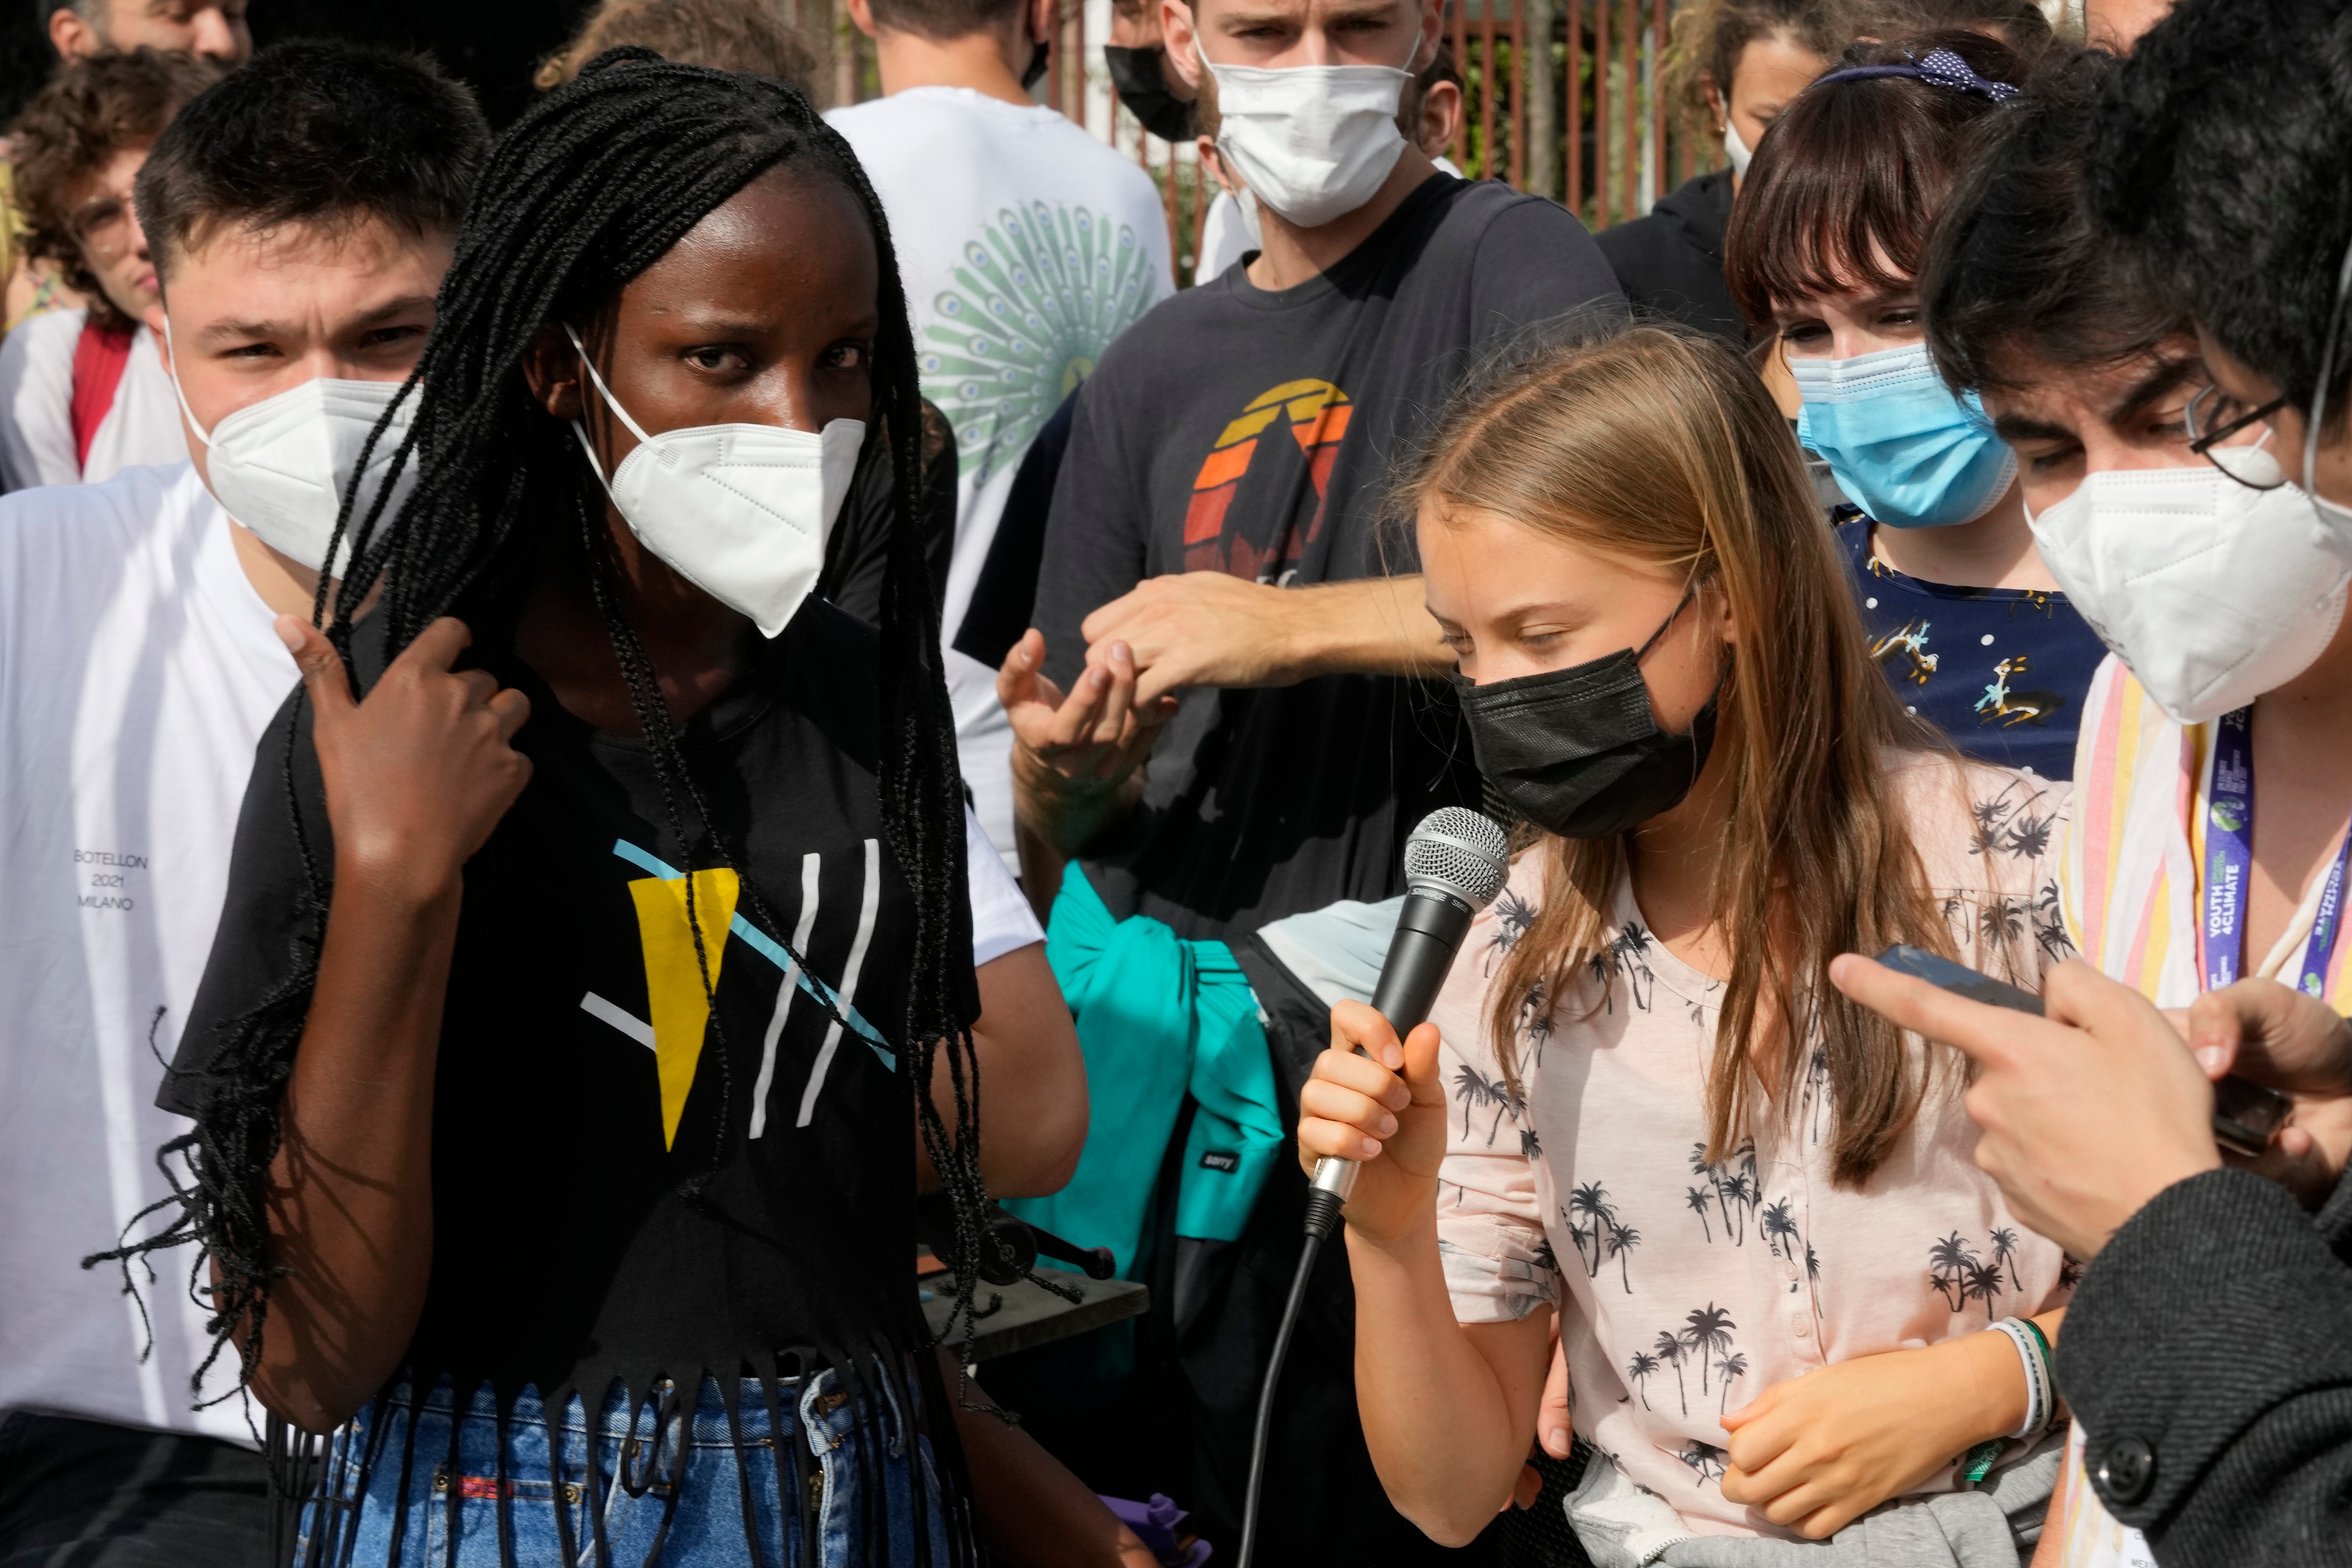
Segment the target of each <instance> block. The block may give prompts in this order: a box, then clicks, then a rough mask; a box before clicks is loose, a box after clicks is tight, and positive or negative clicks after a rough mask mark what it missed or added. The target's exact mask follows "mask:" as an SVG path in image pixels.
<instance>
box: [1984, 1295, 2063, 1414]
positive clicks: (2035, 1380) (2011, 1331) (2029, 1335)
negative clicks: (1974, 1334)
mask: <svg viewBox="0 0 2352 1568" xmlns="http://www.w3.org/2000/svg"><path fill="white" fill-rule="evenodd" d="M1992 1326H1993V1328H1994V1330H1995V1331H1996V1332H1998V1333H2002V1334H2005V1335H2007V1336H2008V1338H2009V1343H2011V1345H2012V1346H2014V1347H2015V1349H2016V1351H2017V1359H2018V1362H2019V1364H2021V1366H2022V1367H2023V1368H2024V1369H2025V1422H2024V1424H2023V1425H2022V1426H2021V1427H2018V1429H2017V1430H2016V1431H2014V1432H2011V1434H2009V1435H2010V1436H2011V1437H2028V1438H2031V1437H2040V1436H2042V1433H2044V1432H2046V1431H2048V1430H2049V1429H2050V1422H2051V1418H2052V1417H2053V1416H2056V1415H2057V1413H2058V1397H2057V1392H2056V1390H2055V1389H2054V1388H2053V1386H2052V1383H2051V1375H2050V1364H2049V1363H2048V1362H2046V1361H2044V1360H2043V1359H2042V1342H2041V1341H2040V1340H2039V1339H2038V1338H2036V1337H2035V1335H2034V1333H2033V1331H2032V1329H2030V1328H2028V1327H2026V1325H2025V1324H2023V1323H2022V1322H2019V1321H2018V1320H2017V1319H2015V1318H2003V1319H2001V1320H2000V1322H1997V1323H1995V1324H1993V1325H1992Z"/></svg>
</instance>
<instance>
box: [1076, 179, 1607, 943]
mask: <svg viewBox="0 0 2352 1568" xmlns="http://www.w3.org/2000/svg"><path fill="white" fill-rule="evenodd" d="M1596 306H1598V307H1601V310H1600V311H1599V312H1596V311H1595V310H1594V309H1593V308H1594V307H1596ZM1620 312H1622V297H1621V296H1620V295H1619V294H1618V292H1617V280H1616V277H1615V275H1614V274H1612V272H1611V271H1610V267H1609V263H1608V262H1607V260H1606V259H1604V258H1603V257H1602V256H1601V252H1600V250H1599V248H1598V247H1597V246H1594V244H1593V243H1592V239H1591V235H1588V234H1586V233H1585V231H1584V225H1581V224H1580V223H1579V222H1578V221H1577V220H1576V219H1575V218H1574V217H1573V216H1572V215H1570V214H1569V213H1568V211H1567V210H1566V209H1564V208H1562V207H1560V206H1559V205H1557V204H1554V203H1551V202H1548V201H1545V200H1543V199H1542V198H1540V197H1536V196H1528V195H1523V194H1520V193H1517V192H1515V191H1512V190H1510V189H1508V188H1507V187H1506V186H1503V185H1499V184H1494V183H1471V182H1468V181H1464V180H1456V179H1454V178H1451V177H1450V176H1447V175H1444V174H1437V175H1433V177H1431V178H1430V179H1429V180H1427V181H1426V182H1424V183H1423V184H1422V185H1421V186H1420V187H1418V188H1417V189H1416V190H1414V192H1413V193H1412V194H1411V195H1410V196H1408V197H1406V199H1405V201H1404V203H1403V204H1402V206H1400V207H1399V208H1398V209H1397V210H1396V212H1394V213H1393V214H1390V216H1389V218H1388V220H1387V221H1386V222H1385V223H1383V224H1382V225H1381V226H1380V227H1379V228H1378V229H1376V230H1375V231H1373V233H1372V234H1371V235H1370V237H1369V238H1367V239H1366V240H1365V241H1364V242H1363V243H1362V244H1361V245H1360V246H1357V247H1356V249H1355V250H1354V251H1352V252H1351V253H1349V256H1347V257H1346V258H1345V259H1344V260H1342V261H1340V262H1339V264H1338V265H1337V266H1335V267H1332V268H1330V269H1329V270H1328V272H1326V273H1324V274H1323V275H1322V276H1321V277H1316V278H1314V279H1311V280H1310V281H1308V282H1306V283H1302V284H1300V285H1298V286H1297V287H1293V288H1286V289H1282V290H1279V291H1269V290H1266V289H1262V288H1259V287H1256V286H1255V285H1254V284H1252V283H1251V282H1250V281H1249V277H1248V275H1247V269H1246V268H1244V267H1234V268H1232V269H1230V270H1228V271H1227V272H1225V273H1224V274H1223V275H1222V276H1221V277H1218V278H1216V279H1215V280H1214V281H1213V282H1210V283H1204V284H1202V285H1200V286H1199V287H1194V288H1189V289H1186V290H1185V291H1183V292H1182V293H1181V294H1178V295H1176V296H1175V297H1174V298H1171V299H1168V300H1165V301H1163V302H1162V303H1160V305H1158V306H1155V307H1154V308H1152V310H1151V311H1150V314H1148V315H1146V316H1145V317H1144V318H1143V319H1141V320H1140V321H1138V322H1137V323H1136V324H1135V325H1134V326H1132V327H1130V328H1129V329H1127V331H1126V332H1125V333H1123V334H1121V335H1120V337H1119V338H1118V340H1115V341H1114V342H1113V343H1112V344H1111V346H1110V347H1109V349H1108V350H1106V351H1105V353H1104V354H1103V357H1102V361H1101V363H1100V364H1099V365H1098V366H1097V369H1096V371H1095V373H1094V374H1093V375H1092V376H1091V377H1089V378H1088V379H1087V382H1086V385H1085V387H1084V389H1083V390H1082V391H1081V392H1080V394H1079V398H1078V408H1077V416H1076V423H1075V424H1074V426H1073V428H1072V430H1071V433H1070V444H1069V451H1068V455H1066V458H1065V459H1064V461H1063V465H1062V472H1061V477H1060V480H1059V482H1058V484H1057V486H1056V487H1055V492H1054V510H1053V517H1052V521H1051V522H1050V523H1049V524H1048V526H1047V530H1046V539H1045V571H1044V575H1043V577H1042V578H1041V579H1040V580H1039V582H1038V586H1037V603H1036V611H1035V620H1034V623H1035V624H1036V625H1037V626H1038V627H1040V628H1041V629H1042V630H1043V631H1044V632H1045V667H1046V673H1047V674H1049V675H1051V676H1052V677H1053V678H1054V679H1055V681H1056V682H1059V683H1061V684H1062V685H1063V686H1064V688H1065V689H1067V687H1068V684H1069V682H1070V681H1071V679H1072V678H1073V677H1074V676H1075V675H1076V674H1077V672H1078V670H1079V669H1080V667H1081V666H1082V664H1083V663H1084V660H1085V657H1086V651H1087V643H1086V638H1085V636H1084V635H1083V634H1082V633H1081V632H1080V631H1079V627H1080V624H1081V623H1082V622H1084V621H1085V619H1086V617H1087V615H1088V614H1089V613H1090V612H1093V611H1094V610H1095V609H1097V607H1098V606H1100V605H1103V604H1105V603H1108V601H1111V600H1113V599H1116V598H1118V596H1119V595H1121V594H1123V593H1126V592H1127V591H1129V590H1130V589H1132V588H1134V587H1135V586H1136V585H1137V584H1138V583H1139V582H1141V581H1142V580H1144V579H1146V578H1150V577H1157V576H1160V575H1161V574H1163V573H1169V572H1181V571H1226V572H1231V573H1233V574H1234V576H1236V577H1243V578H1249V579H1253V580H1257V581H1261V582H1278V583H1282V584H1284V585H1286V586H1289V585H1304V584H1309V583H1322V582H1339V581H1345V580H1350V579H1358V578H1366V577H1372V576H1376V575H1379V574H1381V573H1382V572H1384V571H1386V570H1391V569H1392V570H1401V571H1412V570H1415V567H1414V563H1413V559H1412V538H1411V536H1410V532H1409V530H1400V531H1398V532H1397V533H1396V534H1395V535H1394V536H1393V537H1391V538H1389V539H1388V540H1387V545H1388V549H1387V552H1386V554H1387V559H1386V560H1384V559H1383V549H1382V538H1381V530H1380V529H1379V528H1377V526H1376V525H1377V523H1378V520H1379V518H1378V512H1379V508H1380V507H1381V501H1382V498H1383V497H1384V495H1385V492H1386V490H1387V483H1386V481H1387V479H1388V477H1389V475H1390V472H1391V467H1392V465H1394V464H1395V463H1396V462H1397V460H1398V459H1399V458H1400V457H1401V456H1402V455H1403V454H1404V453H1405V452H1406V451H1407V450H1408V449H1409V448H1410V447H1411V446H1412V444H1413V443H1414V442H1415V441H1416V440H1418V439H1419V438H1420V437H1421V436H1422V435H1423V434H1424V433H1425V432H1426V431H1427V430H1428V429H1429V427H1430V425H1431V424H1432V423H1433V421H1434V420H1435V419H1436V417H1437V415H1438V413H1440V412H1441V411H1442V410H1443V408H1444V403H1445V401H1446V398H1447V397H1448V395H1449V394H1451V393H1452V392H1453V391H1454V389H1455V387H1456V385H1457V384H1458V383H1459V382H1460V381H1461V380H1462V378H1463V376H1464V374H1465V371H1469V370H1471V369H1473V368H1475V367H1476V366H1478V365H1480V364H1481V363H1483V362H1485V361H1487V360H1489V359H1491V358H1493V357H1494V356H1496V354H1497V353H1498V352H1500V351H1503V350H1505V349H1506V348H1507V345H1510V344H1512V343H1513V342H1514V341H1515V340H1528V341H1533V340H1538V338H1540V337H1543V336H1548V335H1552V334H1558V333H1562V332H1565V331H1568V330H1571V329H1573V328H1574V327H1575V326H1576V325H1577V324H1579V322H1578V318H1579V317H1581V318H1582V320H1583V322H1585V323H1590V322H1591V320H1592V319H1594V318H1595V317H1596V315H1600V316H1601V317H1603V319H1612V320H1613V319H1616V318H1617V316H1618V315H1619V313H1620ZM1477 799H1478V788H1477V779H1476V774H1475V770H1474V768H1472V765H1471V762H1470V751H1469V746H1468V744H1467V741H1466V740H1465V738H1464V737H1462V735H1461V734H1460V718H1459V712H1458V709H1457V708H1456V707H1455V706H1454V701H1453V698H1452V695H1451V693H1450V692H1449V691H1448V690H1447V689H1446V687H1445V685H1444V683H1443V682H1436V681H1409V680H1401V679H1395V678H1391V677H1386V676H1372V675H1323V676H1318V677H1317V678H1315V679H1313V680H1308V681H1303V682H1301V683H1299V684H1298V685H1294V686H1287V687H1282V688H1278V689H1273V690H1231V689H1221V690H1202V691H1192V692H1188V693H1186V694H1184V695H1183V706H1182V710H1181V712H1180V714H1179V715H1178V716H1177V717H1176V718H1175V719H1174V720H1172V721H1171V723H1170V725H1169V727H1168V729H1167V730H1166V732H1165V733H1164V734H1163V735H1162V737H1161V738H1160V743H1159V745H1158V747H1157V748H1156V749H1155V750H1154V751H1153V753H1152V757H1151V763H1150V778H1149V787H1148V789H1146V792H1145V797H1144V802H1143V807H1142V810H1140V811H1139V812H1138V813H1137V814H1136V815H1135V816H1133V817H1131V818H1130V819H1129V821H1127V822H1126V823H1125V824H1123V825H1122V828H1121V830H1120V831H1118V834H1117V836H1116V837H1115V839H1114V840H1113V841H1110V842H1108V843H1105V844H1102V845H1099V846H1097V852H1096V853H1095V854H1094V855H1092V856H1090V857H1089V860H1088V862H1087V869H1088V871H1089V873H1092V874H1093V876H1094V879H1095V882H1096V884H1097V888H1098V889H1099V890H1100V891H1101V892H1102V894H1103V897H1104V901H1105V903H1106V904H1108V905H1109V907H1110V908H1111V910H1112V912H1113V913H1114V914H1116V915H1130V914H1136V913H1141V914H1145V915H1152V916H1155V917H1156V918H1158V919H1160V920H1164V921H1166V922H1167V923H1168V924H1169V925H1172V926H1174V927H1175V928H1176V930H1177V931H1178V932H1179V933H1180V934H1181V935H1182V936H1192V937H1203V936H1210V937H1215V936H1227V935H1230V934H1239V933H1243V932H1247V931H1250V930H1254V929H1255V928H1256V927H1257V926H1259V925H1263V924H1265V922H1266V921H1268V920H1274V919H1278V918H1280V917H1281V916H1283V915H1291V914H1296V913H1297V912H1298V911H1301V910H1306V909H1316V908H1320V907H1322V906H1323V905H1325V904H1330V903H1332V902H1334V901H1335V900H1338V899H1342V898H1355V899H1366V900H1371V899H1380V898H1385V897H1387V896H1389V895H1390V894H1392V893H1396V892H1399V891H1401V890H1402V885H1403V883H1402V876H1401V867H1400V864H1399V856H1400V855H1401V853H1402V849H1403V842H1404V835H1405V834H1406V833H1407V832H1409V831H1411V830H1412V826H1413V825H1414V824H1415V823H1416V822H1418V821H1420V820H1421V818H1422V816H1423V814H1424V813H1426V812H1428V811H1429V810H1433V809H1434V808H1436V807H1438V806H1445V805H1472V804H1475V803H1476V801H1477Z"/></svg>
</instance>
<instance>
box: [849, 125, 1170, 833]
mask: <svg viewBox="0 0 2352 1568" xmlns="http://www.w3.org/2000/svg"><path fill="white" fill-rule="evenodd" d="M825 119H826V120H827V121H828V122H830V123H831V124H832V126H833V128H834V129H835V130H836V131H840V132H841V134H842V135H843V136H844V137H845V139H847V141H848V142H849V145H850V147H851V149H852V150H853V151H855V152H856V154H857V161H858V162H860V163H861V164H863V165H864V166H865V169H866V178H867V179H868V180H869V181H871V182H872V183H873V185H874V192H875V194H876V195H877V196H879V197H880V198H881V201H882V210H883V212H884V214H886V215H887V217H888V218H889V220H890V239H891V243H892V244H893V245H894V246H897V247H898V273H899V277H900V278H901V280H902V281H903V282H904V284H905V287H906V290H907V307H908V311H909V312H910V314H911V315H912V317H913V319H914V329H915V357H916V360H917V362H918V364H919V367H920V369H921V372H922V380H923V395H924V396H925V397H927V398H929V399H930V400H931V402H934V403H936V404H937V405H938V406H939V408H940V412H941V413H944V414H946V415H947V417H948V423H950V424H951V425H953V426H954V427H955V436H956V461H957V464H958V466H959V469H960V472H959V474H958V476H957V480H956V536H955V550H954V554H953V556H952V557H951V559H950V561H949V565H948V581H947V597H946V603H945V608H944V611H943V612H942V613H941V615H940V632H941V640H942V641H943V642H945V643H953V642H954V641H955V634H956V630H957V628H958V627H959V626H961V624H962V622H963V615H964V611H965V609H966V607H967V606H969V605H970V604H971V595H972V590H973V588H974V586H975V585H977V583H978V582H979V580H980V570H981V567H982V565H983V564H984V563H985V562H986V561H987V559H988V547H989V544H990V543H991V541H992V540H993V539H994V538H996V524H997V519H998V518H999V517H1001V516H1002V515H1003V510H1004V497H1005V494H1006V492H1007V491H1009V490H1010V489H1011V488H1012V486H1013V473H1014V471H1015V470H1017V469H1018V468H1019V467H1020V466H1021V459H1022V457H1023V455H1024V454H1026V453H1027V452H1028V450H1029V443H1030V442H1031V440H1033V439H1034V437H1035V435H1036V434H1037V430H1038V427H1039V426H1040V425H1042V424H1044V423H1045V420H1046V418H1047V416H1048V415H1050V414H1052V413H1053V412H1054V411H1055V409H1056V408H1059V407H1060V406H1061V403H1062V400H1063V399H1064V398H1065V397H1067V396H1068V395H1069V392H1070V389H1071V388H1073V387H1075V386H1076V385H1077V384H1078V382H1080V381H1081V380H1083V379H1084V378H1085V377H1086V376H1087V374H1088V373H1089V372H1091V371H1093V370H1094V367H1095V361H1097V360H1099V359H1100V358H1101V357H1102V351H1103V349H1104V348H1105V346H1106V345H1108V343H1109V342H1110V340H1112V339H1113V338H1115V337H1117V336H1118V334H1119V333H1120V332H1121V331H1123V330H1125V329H1126V328H1127V327H1128V326H1129V324H1130V323H1132V322H1133V321H1134V320H1135V319H1137V318H1138V317H1139V316H1141V315H1142V314H1143V313H1144V312H1145V311H1146V310H1148V309H1150V308H1151V307H1152V306H1153V305H1154V304H1156V303H1158V302H1159V301H1160V299H1162V298H1165V297H1166V296H1167V295H1168V294H1169V292H1170V291H1171V287H1173V285H1172V279H1171V271H1170V267H1169V258H1168V218H1167V214H1166V212H1165V211H1164V209H1163V208H1162V207H1161V205H1160V191H1159V187H1157V186H1156V185H1154V184H1153V183H1151V177H1150V175H1148V174H1146V173H1145V172H1143V171H1142V170H1141V169H1140V168H1139V167H1137V166H1136V165H1135V163H1134V162H1131V161H1129V159H1126V158H1123V157H1121V156H1120V155H1119V154H1118V152H1114V151H1113V150H1112V149H1110V148H1108V147H1106V146H1104V145H1103V144H1102V143H1101V142H1099V141H1096V140H1095V139H1094V138H1093V137H1092V136H1090V135H1088V134H1087V132H1086V131H1085V130H1084V129H1083V128H1082V127H1080V126H1078V125H1077V124H1076V123H1074V122H1073V121H1072V120H1069V119H1068V118H1067V117H1066V116H1064V115H1063V114H1061V113H1060V112H1059V111H1057V110H1051V109H1047V108H1045V107H1044V106H1043V105H1036V104H1033V105H1028V106H1023V105H1020V104H1013V103H1006V102H1003V100H1002V99H992V98H987V97H984V96H982V94H980V93H977V92H973V91H972V90H971V89H969V88H949V87H922V88H910V89H908V90H906V91H904V92H898V93H893V94H892V95H891V96H890V97H888V98H884V99H875V100H874V101H872V102H870V103H860V104H854V105H851V106H849V107H847V108H844V109H836V110H832V111H831V112H830V113H828V114H827V115H826V116H825ZM947 666H948V672H947V673H948V692H949V695H950V698H951V700H952V701H953V703H954V705H955V712H956V741H957V747H958V749H959V751H960V753H961V759H962V764H963V774H964V778H965V779H967V780H968V781H969V782H970V783H971V787H972V796H973V799H974V800H975V802H976V803H977V804H978V807H979V810H980V818H981V824H982V827H983V828H985V829H986V830H987V832H988V836H989V838H990V840H991V841H992V842H993V843H994V844H995V845H996V848H997V850H998V851H999V852H1000V854H1001V855H1002V857H1003V862H1004V863H1005V864H1007V865H1008V866H1010V865H1011V864H1013V780H1012V744H1013V732H1012V726H1011V725H1010V723H1009V722H1008V721H1007V720H1006V718H1005V716H1004V711H1003V708H1002V707H1000V706H998V704H997V701H996V685H995V682H996V672H995V671H993V670H992V669H989V668H987V667H986V666H984V665H982V664H980V663H979V662H978V661H976V660H973V659H970V658H967V657H965V656H963V655H961V654H960V653H955V652H954V651H953V650H952V648H950V651H949V654H948V658H947Z"/></svg>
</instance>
